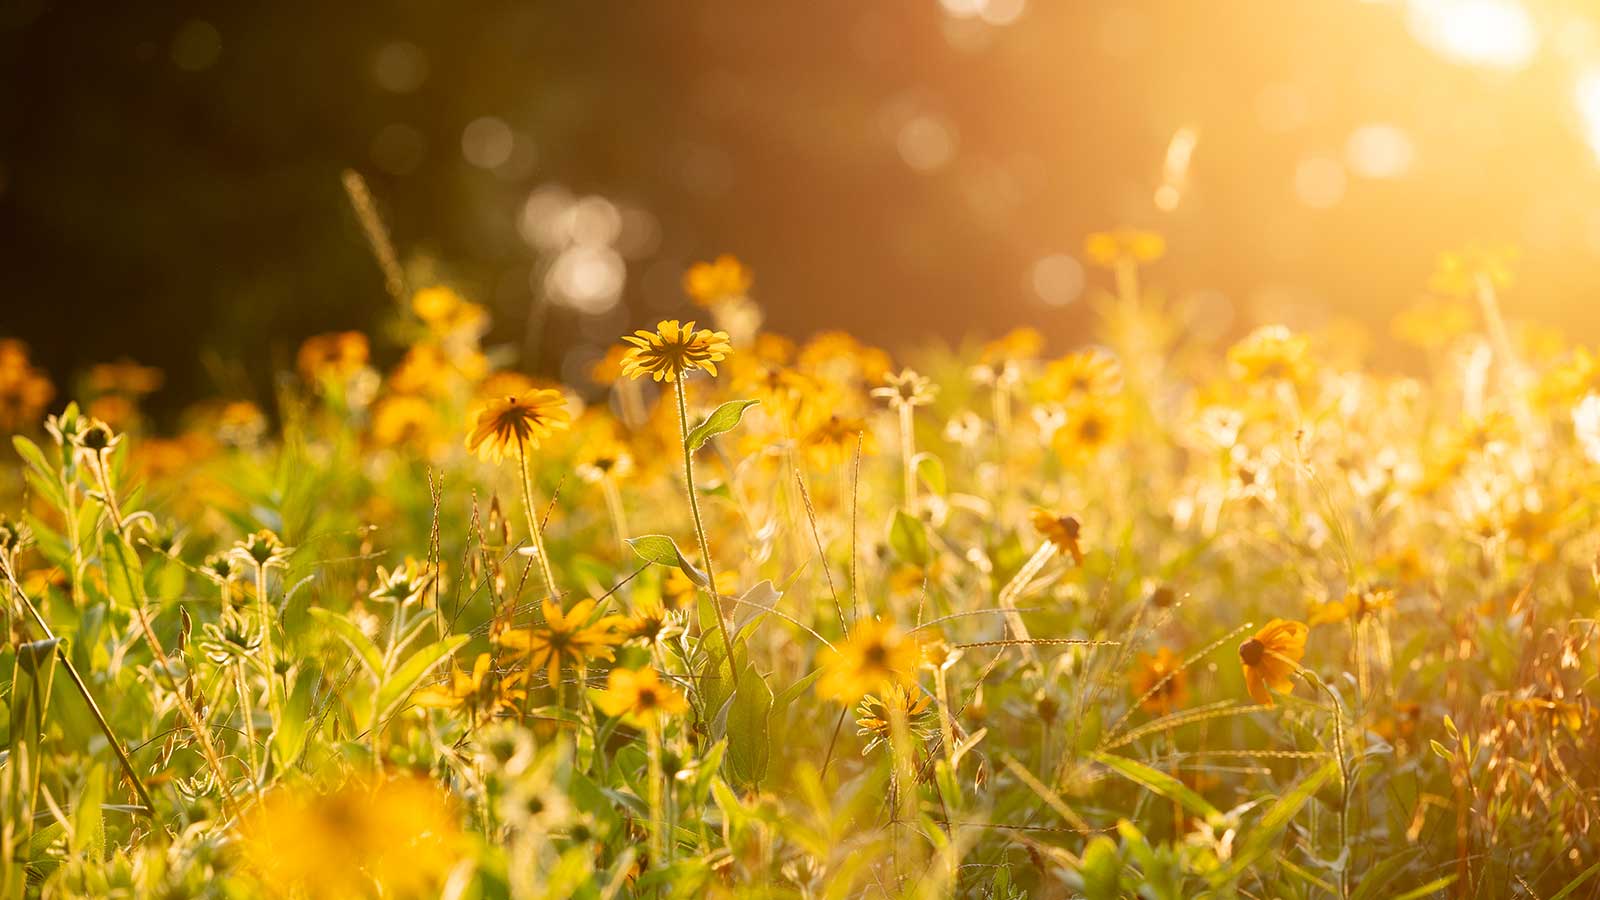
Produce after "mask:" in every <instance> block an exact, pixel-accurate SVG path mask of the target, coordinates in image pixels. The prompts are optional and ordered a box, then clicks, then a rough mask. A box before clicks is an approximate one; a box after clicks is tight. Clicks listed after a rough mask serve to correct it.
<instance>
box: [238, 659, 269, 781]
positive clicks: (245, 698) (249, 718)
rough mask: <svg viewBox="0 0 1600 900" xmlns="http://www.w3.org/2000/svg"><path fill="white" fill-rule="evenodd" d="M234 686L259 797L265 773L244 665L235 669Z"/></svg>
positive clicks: (248, 759)
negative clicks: (259, 755) (257, 744)
mask: <svg viewBox="0 0 1600 900" xmlns="http://www.w3.org/2000/svg"><path fill="white" fill-rule="evenodd" d="M233 686H234V689H235V690H237V691H238V692H239V715H240V716H241V717H242V718H243V719H244V736H245V760H246V761H247V762H248V763H249V765H250V784H251V785H252V786H253V787H254V788H255V791H256V793H257V794H258V795H259V794H260V793H261V781H262V778H263V774H264V773H262V771H261V767H260V765H259V764H258V763H257V761H256V722H255V715H254V712H253V710H251V708H250V688H249V686H248V685H247V684H246V683H245V677H244V666H243V665H235V666H234V667H233Z"/></svg>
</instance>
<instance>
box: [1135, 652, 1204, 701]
mask: <svg viewBox="0 0 1600 900" xmlns="http://www.w3.org/2000/svg"><path fill="white" fill-rule="evenodd" d="M1182 666H1183V658H1182V657H1180V656H1178V654H1176V653H1173V652H1172V650H1171V649H1169V648H1167V647H1162V648H1160V649H1159V650H1157V651H1156V652H1155V653H1154V654H1150V653H1141V654H1139V655H1138V657H1137V658H1135V659H1134V670H1133V675H1132V676H1131V677H1130V678H1129V679H1128V688H1129V690H1131V691H1132V692H1133V696H1134V697H1135V698H1140V697H1143V698H1144V699H1143V700H1140V702H1139V708H1140V709H1142V710H1144V711H1145V712H1149V713H1155V714H1156V715H1166V714H1167V713H1170V712H1172V711H1173V710H1175V709H1178V708H1179V707H1181V706H1183V705H1184V704H1185V703H1187V702H1189V676H1188V673H1187V672H1185V671H1184V670H1183V669H1182ZM1163 679H1165V683H1163ZM1158 684H1159V685H1161V686H1160V687H1159V688H1157V687H1156V685H1158ZM1152 689H1154V691H1155V692H1154V693H1151V690H1152ZM1145 694H1150V696H1148V697H1145Z"/></svg>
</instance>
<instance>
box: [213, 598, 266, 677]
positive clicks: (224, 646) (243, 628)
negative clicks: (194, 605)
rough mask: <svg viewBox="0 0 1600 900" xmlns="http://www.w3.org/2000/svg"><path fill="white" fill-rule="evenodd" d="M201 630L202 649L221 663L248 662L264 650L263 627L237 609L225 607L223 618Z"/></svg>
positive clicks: (228, 664) (218, 663) (215, 661)
mask: <svg viewBox="0 0 1600 900" xmlns="http://www.w3.org/2000/svg"><path fill="white" fill-rule="evenodd" d="M201 633H202V634H203V635H204V636H203V637H202V638H201V639H200V650H201V652H203V653H204V654H205V655H206V658H207V659H209V660H211V661H212V662H214V663H216V664H217V665H219V666H231V665H238V664H242V663H246V662H249V661H250V660H253V659H254V658H255V657H256V654H258V653H259V652H260V651H261V643H262V633H261V629H260V628H258V627H257V626H256V625H255V623H253V622H251V621H250V618H249V617H248V616H246V615H244V614H242V613H240V612H238V611H236V610H231V609H230V610H226V611H224V612H223V614H222V618H220V619H218V620H217V621H215V622H207V623H205V624H204V625H202V626H201Z"/></svg>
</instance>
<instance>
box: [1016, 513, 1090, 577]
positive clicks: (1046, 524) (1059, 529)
mask: <svg viewBox="0 0 1600 900" xmlns="http://www.w3.org/2000/svg"><path fill="white" fill-rule="evenodd" d="M1028 519H1029V521H1030V522H1032V523H1033V529H1034V530H1035V531H1037V532H1039V534H1040V535H1042V536H1043V537H1044V539H1045V540H1047V541H1049V542H1050V543H1052V544H1054V545H1055V547H1056V549H1057V550H1059V551H1061V552H1062V553H1069V554H1071V555H1072V561H1073V562H1075V563H1077V564H1078V565H1080V566H1081V565H1083V548H1082V547H1081V546H1079V544H1078V537H1079V535H1080V533H1081V532H1082V530H1083V527H1082V525H1080V524H1079V522H1078V520H1077V519H1076V518H1075V517H1073V516H1058V515H1056V514H1055V513H1053V512H1051V511H1050V510H1048V509H1044V508H1043V507H1038V506H1035V507H1034V508H1033V511H1032V512H1030V513H1028Z"/></svg>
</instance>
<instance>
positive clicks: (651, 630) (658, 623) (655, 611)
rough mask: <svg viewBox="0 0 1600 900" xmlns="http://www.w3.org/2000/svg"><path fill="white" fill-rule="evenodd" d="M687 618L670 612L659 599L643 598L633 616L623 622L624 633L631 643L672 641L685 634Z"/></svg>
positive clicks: (648, 643) (638, 602) (637, 603)
mask: <svg viewBox="0 0 1600 900" xmlns="http://www.w3.org/2000/svg"><path fill="white" fill-rule="evenodd" d="M684 619H685V617H684V616H683V615H682V614H680V613H678V612H676V611H672V612H669V611H668V610H667V608H666V604H665V603H663V602H662V600H661V598H659V597H649V596H646V597H643V598H641V599H639V600H638V601H636V602H635V603H634V604H633V615H630V616H628V618H627V619H625V620H624V621H623V622H622V631H623V633H624V634H626V635H627V636H628V640H630V641H639V642H640V643H643V644H645V645H646V646H649V645H651V644H657V643H661V642H663V641H670V640H672V639H673V638H674V637H677V636H678V635H679V634H682V633H683V622H684Z"/></svg>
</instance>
